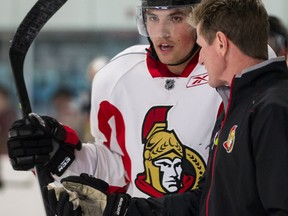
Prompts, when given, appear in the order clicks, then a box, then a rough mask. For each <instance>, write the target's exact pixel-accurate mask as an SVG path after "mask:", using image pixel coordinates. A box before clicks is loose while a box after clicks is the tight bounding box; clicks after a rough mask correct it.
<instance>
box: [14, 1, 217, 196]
mask: <svg viewBox="0 0 288 216" xmlns="http://www.w3.org/2000/svg"><path fill="white" fill-rule="evenodd" d="M199 2H200V1H199V0H168V1H166V0H165V1H163V0H142V1H141V6H139V7H138V8H137V22H138V29H139V32H140V34H142V35H144V36H146V37H147V38H148V40H149V41H150V46H145V45H139V46H134V47H130V48H128V49H127V50H124V51H123V52H121V53H120V54H118V55H117V56H116V57H114V58H113V59H112V60H111V61H110V63H108V64H107V65H106V66H104V67H103V68H102V70H100V71H99V72H98V74H97V76H96V77H95V79H94V81H93V86H92V100H91V130H92V135H93V136H94V137H95V143H87V144H81V142H80V141H79V140H78V138H77V136H76V135H75V133H73V130H71V128H68V127H67V126H63V125H61V124H60V123H58V122H57V120H55V119H52V118H50V117H47V116H39V115H36V114H31V115H30V116H29V117H28V119H22V120H19V121H17V122H15V124H14V125H13V126H12V128H11V129H10V138H9V140H8V148H9V157H10V159H11V163H12V166H13V168H14V169H15V170H28V169H31V168H33V167H34V166H35V165H43V166H44V168H45V169H47V170H48V171H49V172H51V173H52V174H53V175H54V177H55V179H56V180H59V179H61V178H63V177H66V176H70V175H79V174H80V173H88V174H89V175H92V176H95V177H97V178H100V179H103V180H105V181H106V182H108V183H109V184H110V185H112V186H114V188H115V189H116V190H118V189H122V188H123V187H124V188H123V189H125V190H126V189H127V191H128V193H129V194H131V195H132V196H138V197H148V196H152V197H162V196H164V195H165V194H175V193H183V192H185V191H190V190H193V189H195V188H197V186H198V183H199V179H200V177H201V176H202V175H203V173H204V171H205V168H206V162H207V158H208V145H209V143H210V137H211V132H212V128H213V124H214V121H215V119H216V115H217V111H218V108H219V105H220V101H221V99H220V97H219V96H218V94H217V92H216V91H215V89H213V88H211V87H210V86H209V85H208V77H207V71H206V70H205V68H204V66H202V65H200V64H198V56H199V46H198V45H197V44H196V31H195V28H193V27H192V26H191V13H192V8H193V7H194V6H195V4H197V3H199ZM67 131H69V132H68V133H67ZM70 135H71V136H70ZM74 157H75V159H74Z"/></svg>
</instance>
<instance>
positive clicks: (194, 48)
mask: <svg viewBox="0 0 288 216" xmlns="http://www.w3.org/2000/svg"><path fill="white" fill-rule="evenodd" d="M199 48H200V47H199V46H198V44H195V46H194V47H193V49H192V50H191V52H190V53H189V54H188V55H187V56H186V57H185V58H184V59H183V60H181V61H180V62H178V63H174V64H167V65H169V66H178V65H181V64H183V63H185V62H186V61H188V60H190V59H191V58H192V57H193V56H194V55H195V53H196V52H197V51H198V49H199Z"/></svg>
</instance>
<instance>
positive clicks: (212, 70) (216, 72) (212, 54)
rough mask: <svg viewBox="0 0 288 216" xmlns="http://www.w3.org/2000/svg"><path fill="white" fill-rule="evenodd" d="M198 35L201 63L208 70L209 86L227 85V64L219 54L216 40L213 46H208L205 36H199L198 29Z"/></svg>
mask: <svg viewBox="0 0 288 216" xmlns="http://www.w3.org/2000/svg"><path fill="white" fill-rule="evenodd" d="M197 33H198V34H197V44H198V45H199V46H200V47H201V50H200V54H199V63H200V64H202V65H204V66H205V68H206V70H207V73H208V77H209V78H208V82H209V85H210V86H211V87H213V88H215V87H218V86H223V85H225V84H226V83H225V79H224V71H225V67H226V66H225V65H226V63H225V59H224V58H223V56H222V55H221V53H220V52H219V49H218V44H217V43H216V40H214V42H213V43H212V44H208V43H207V41H206V40H205V39H204V38H203V36H202V35H201V34H199V31H198V28H197Z"/></svg>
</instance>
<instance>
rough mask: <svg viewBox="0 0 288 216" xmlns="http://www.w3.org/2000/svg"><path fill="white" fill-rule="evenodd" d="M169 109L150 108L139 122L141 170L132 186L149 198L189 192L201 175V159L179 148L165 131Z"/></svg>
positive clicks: (175, 141) (202, 170)
mask: <svg viewBox="0 0 288 216" xmlns="http://www.w3.org/2000/svg"><path fill="white" fill-rule="evenodd" d="M171 108H172V107H171V106H162V107H153V108H151V109H150V110H149V111H148V112H147V115H146V116H145V119H144V122H143V127H142V142H143V144H144V151H143V163H144V169H145V170H144V172H143V173H139V174H138V175H137V178H136V179H135V184H136V186H137V187H138V189H139V190H141V191H142V192H144V193H146V194H148V195H149V196H153V197H162V196H164V195H165V194H172V193H182V192H185V191H188V190H193V189H195V188H197V187H198V182H199V179H200V177H201V176H202V175H203V173H204V171H205V163H204V160H203V159H202V157H201V156H200V155H199V154H198V153H197V152H196V151H194V150H193V149H190V148H188V147H187V146H185V145H183V144H182V143H181V141H180V140H179V138H178V137H177V135H176V133H175V132H174V131H173V130H170V131H168V130H167V123H168V122H167V114H168V111H169V110H170V109H171Z"/></svg>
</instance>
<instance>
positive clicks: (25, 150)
mask: <svg viewBox="0 0 288 216" xmlns="http://www.w3.org/2000/svg"><path fill="white" fill-rule="evenodd" d="M7 144H8V154H9V158H10V162H11V164H12V167H13V169H15V170H30V169H32V168H33V167H35V166H43V167H44V168H45V169H47V170H48V171H49V172H51V173H53V174H56V175H58V176H61V175H62V174H63V173H64V172H65V170H66V169H67V168H68V167H69V166H70V164H71V163H72V162H73V160H74V159H75V156H74V150H75V149H77V150H80V149H81V147H82V144H81V142H80V140H79V138H78V135H77V134H76V132H75V131H74V130H73V129H71V128H69V127H68V126H65V125H62V124H60V123H59V122H58V121H57V120H55V119H54V118H51V117H48V116H39V115H37V114H35V113H30V114H29V116H28V117H27V118H24V119H20V120H17V121H15V122H14V123H13V124H12V126H11V128H10V129H9V138H8V142H7Z"/></svg>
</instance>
